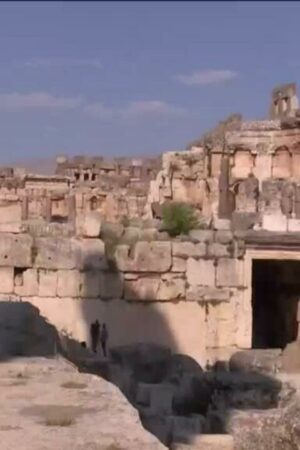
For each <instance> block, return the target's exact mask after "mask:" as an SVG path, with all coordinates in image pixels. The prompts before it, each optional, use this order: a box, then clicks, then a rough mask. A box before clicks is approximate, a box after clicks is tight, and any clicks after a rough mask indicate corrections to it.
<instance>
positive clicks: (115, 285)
mask: <svg viewBox="0 0 300 450" xmlns="http://www.w3.org/2000/svg"><path fill="white" fill-rule="evenodd" d="M123 285H124V283H123V275H122V274H121V273H111V272H101V273H100V297H101V298H103V299H105V300H106V299H118V298H121V297H122V295H123Z"/></svg>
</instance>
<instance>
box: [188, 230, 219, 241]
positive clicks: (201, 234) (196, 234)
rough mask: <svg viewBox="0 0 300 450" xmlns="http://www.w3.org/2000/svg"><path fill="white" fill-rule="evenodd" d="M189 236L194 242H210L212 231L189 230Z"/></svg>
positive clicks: (212, 235)
mask: <svg viewBox="0 0 300 450" xmlns="http://www.w3.org/2000/svg"><path fill="white" fill-rule="evenodd" d="M189 236H190V237H191V239H193V241H195V242H212V241H213V238H214V232H213V230H191V231H190V232H189Z"/></svg>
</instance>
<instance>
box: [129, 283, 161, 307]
mask: <svg viewBox="0 0 300 450" xmlns="http://www.w3.org/2000/svg"><path fill="white" fill-rule="evenodd" d="M159 285H160V279H159V278H156V277H151V278H150V277H149V278H139V279H138V280H126V281H125V299H126V300H147V301H155V300H157V294H158V289H159Z"/></svg>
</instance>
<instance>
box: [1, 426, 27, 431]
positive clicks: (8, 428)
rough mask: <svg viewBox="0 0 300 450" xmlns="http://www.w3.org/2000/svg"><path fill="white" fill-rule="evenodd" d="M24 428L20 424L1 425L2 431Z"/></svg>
mask: <svg viewBox="0 0 300 450" xmlns="http://www.w3.org/2000/svg"><path fill="white" fill-rule="evenodd" d="M21 429H22V428H21V427H19V426H15V427H14V426H12V425H1V426H0V431H15V430H21Z"/></svg>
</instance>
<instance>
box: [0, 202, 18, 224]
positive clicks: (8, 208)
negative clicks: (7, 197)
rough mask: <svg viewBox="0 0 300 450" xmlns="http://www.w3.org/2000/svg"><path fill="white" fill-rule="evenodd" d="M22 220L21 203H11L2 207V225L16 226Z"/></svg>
mask: <svg viewBox="0 0 300 450" xmlns="http://www.w3.org/2000/svg"><path fill="white" fill-rule="evenodd" d="M21 220H22V204H21V202H9V203H7V204H6V205H0V224H11V225H13V224H16V223H20V222H21Z"/></svg>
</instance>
